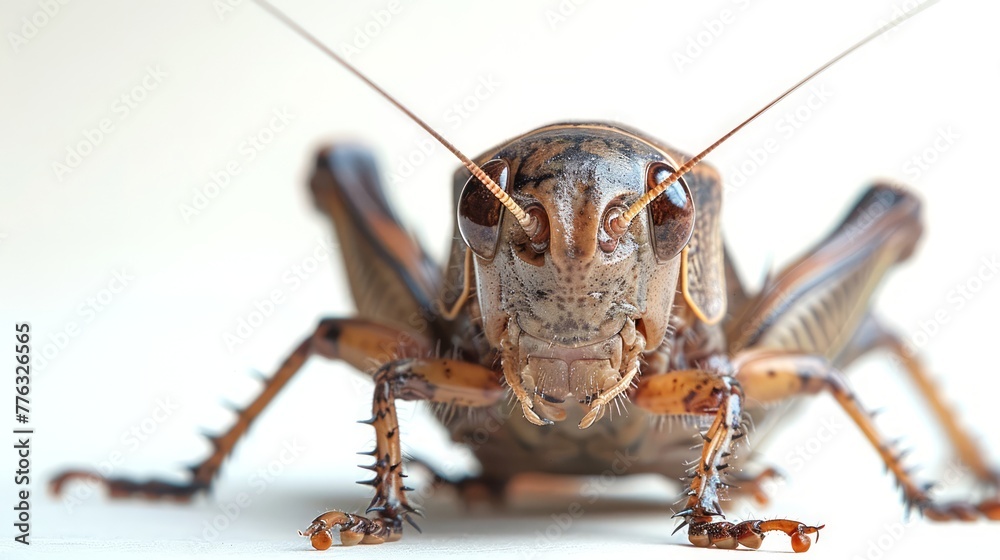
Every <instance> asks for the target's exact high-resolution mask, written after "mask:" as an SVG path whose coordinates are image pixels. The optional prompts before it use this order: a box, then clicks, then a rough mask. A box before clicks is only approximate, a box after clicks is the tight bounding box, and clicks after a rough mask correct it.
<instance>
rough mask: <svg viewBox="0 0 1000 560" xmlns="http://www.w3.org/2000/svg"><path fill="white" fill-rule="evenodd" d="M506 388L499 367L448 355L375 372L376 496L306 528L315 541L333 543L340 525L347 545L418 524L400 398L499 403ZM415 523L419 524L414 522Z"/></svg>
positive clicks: (392, 535) (389, 537) (393, 536)
mask: <svg viewBox="0 0 1000 560" xmlns="http://www.w3.org/2000/svg"><path fill="white" fill-rule="evenodd" d="M503 394H504V390H503V388H502V387H501V386H500V380H499V376H498V375H497V373H496V372H494V371H492V370H490V369H487V368H485V367H482V366H480V365H478V364H471V363H466V362H458V361H454V360H443V359H405V360H396V361H393V362H390V363H387V364H385V365H383V366H382V367H380V368H379V369H378V371H376V372H375V394H374V398H373V401H372V417H371V419H370V420H366V421H365V423H368V424H371V425H372V427H373V428H375V449H373V450H371V451H370V452H367V453H366V454H368V455H371V456H373V457H374V458H375V463H374V464H373V465H370V466H366V467H364V468H366V469H368V470H371V471H372V472H374V473H375V476H374V477H373V478H372V479H371V480H367V481H364V482H363V484H369V485H371V486H374V487H375V496H374V497H373V498H372V501H371V503H370V504H369V505H368V509H367V510H366V511H365V513H366V514H369V513H375V514H377V515H376V516H375V517H373V518H369V517H365V516H361V515H354V514H350V513H346V512H344V511H339V510H334V511H328V512H326V513H324V514H322V515H320V516H319V517H317V518H316V519H314V520H313V521H312V523H310V524H309V527H308V528H307V529H306V530H305V531H304V532H302V535H303V536H306V537H309V538H310V540H311V542H312V545H313V546H314V547H315V548H317V549H320V550H325V549H327V548H329V547H330V546H331V545H332V544H333V534H332V533H333V531H334V530H339V531H340V542H341V544H343V545H353V544H357V543H359V542H360V543H382V542H386V541H394V540H397V539H399V538H400V537H401V536H402V531H403V521H404V520H405V521H407V522H408V523H410V524H413V521H412V520H411V518H410V514H412V513H417V511H416V509H415V508H414V507H413V506H411V505H410V502H409V500H408V498H407V496H406V492H407V491H409V490H411V489H410V488H407V487H406V486H405V485H404V484H403V478H404V477H405V475H404V474H403V472H402V471H403V469H402V466H403V456H402V451H401V447H400V442H399V420H398V419H397V416H396V399H402V400H408V401H413V400H422V401H429V402H434V403H445V404H449V405H454V406H464V407H484V406H491V405H494V404H496V403H497V402H498V401H499V400H500V398H501V396H502V395H503ZM413 525H414V527H416V525H415V524H413Z"/></svg>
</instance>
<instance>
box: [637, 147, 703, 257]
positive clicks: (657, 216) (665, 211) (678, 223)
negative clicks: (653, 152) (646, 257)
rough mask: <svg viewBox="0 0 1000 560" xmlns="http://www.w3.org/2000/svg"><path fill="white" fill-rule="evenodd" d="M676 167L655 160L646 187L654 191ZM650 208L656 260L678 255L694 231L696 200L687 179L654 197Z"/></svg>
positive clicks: (648, 174) (679, 181)
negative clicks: (686, 181) (692, 195)
mask: <svg viewBox="0 0 1000 560" xmlns="http://www.w3.org/2000/svg"><path fill="white" fill-rule="evenodd" d="M673 171H674V170H673V168H671V167H670V166H669V165H667V164H665V163H654V164H652V165H650V166H649V171H648V172H647V174H646V190H647V191H649V190H652V189H653V188H655V187H656V185H658V184H660V183H661V182H662V181H665V180H666V179H668V178H669V177H670V174H671V173H673ZM647 209H648V211H649V229H650V239H651V241H652V245H653V254H654V255H656V261H657V262H660V263H665V262H667V261H669V260H671V259H673V258H674V257H676V256H677V255H678V254H679V253H680V252H681V250H682V249H684V247H685V246H687V244H688V241H690V240H691V235H692V234H693V233H694V199H693V198H691V191H690V190H689V189H688V186H687V183H685V182H684V179H678V180H677V181H676V182H674V183H673V184H672V185H670V186H669V187H667V189H666V190H665V191H663V192H662V193H660V195H659V196H657V197H656V198H654V199H653V202H650V203H649V206H648V207H647Z"/></svg>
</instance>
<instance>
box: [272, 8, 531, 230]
mask: <svg viewBox="0 0 1000 560" xmlns="http://www.w3.org/2000/svg"><path fill="white" fill-rule="evenodd" d="M254 2H256V4H257V5H258V6H260V7H261V8H262V9H264V11H266V12H268V13H270V14H271V15H272V16H274V17H275V18H277V19H278V20H279V21H281V22H282V23H284V24H285V25H287V26H288V27H289V28H290V29H291V30H292V31H295V32H296V33H297V34H299V35H300V36H301V37H302V38H303V39H305V40H306V41H309V42H310V43H312V44H313V45H314V46H315V47H316V48H318V49H319V50H321V51H323V52H324V53H326V55H327V56H329V57H330V58H332V59H333V60H335V61H337V63H339V64H340V65H341V66H343V67H344V68H346V69H347V71H348V72H350V73H351V74H354V75H355V76H356V77H357V78H358V79H360V80H361V81H362V82H364V83H366V84H368V86H369V87H370V88H372V89H373V90H375V91H376V92H378V93H379V95H381V96H382V97H384V98H385V99H386V101H388V102H389V103H392V104H393V105H395V106H396V108H397V109H399V110H400V111H402V112H403V113H404V114H405V115H406V116H407V117H410V119H411V120H412V121H413V122H415V123H417V124H418V125H420V127H421V128H423V129H424V130H425V131H427V133H428V134H430V135H431V136H433V137H434V139H435V140H437V141H438V142H440V143H441V145H442V146H444V147H445V148H446V149H447V150H448V151H449V152H451V153H452V154H454V155H455V157H457V158H458V159H459V161H461V162H462V165H464V166H465V167H466V169H468V170H469V172H470V173H472V175H474V176H475V177H476V179H479V181H480V182H482V183H483V185H485V186H486V188H488V189H489V190H490V192H491V193H493V196H495V197H496V198H497V200H499V201H500V203H501V204H503V205H504V207H505V208H507V210H510V213H511V214H513V215H514V217H515V218H517V222H518V223H519V224H521V227H522V228H523V229H524V231H525V233H527V234H528V236H529V237H530V236H534V234H535V233H536V230H537V229H538V227H539V222H538V219H537V218H535V217H534V216H533V215H531V214H528V213H527V212H525V211H524V209H523V208H521V206H520V205H518V203H517V202H514V199H512V198H511V197H510V195H508V194H507V193H506V192H504V190H503V189H502V188H500V186H499V185H497V183H496V181H494V180H493V179H492V178H490V176H489V175H487V174H486V172H484V171H483V170H482V168H480V167H479V166H478V165H476V164H475V162H473V161H472V160H471V159H469V158H468V157H467V156H466V155H465V154H463V153H462V152H461V151H459V149H458V148H456V147H455V146H454V145H452V143H451V142H449V141H448V140H446V139H445V138H444V136H441V134H439V133H438V132H437V131H436V130H434V129H433V128H431V126H430V125H429V124H427V123H425V122H424V121H423V120H422V119H421V118H420V117H418V116H417V115H415V114H414V113H413V112H412V111H410V110H409V109H407V108H406V107H405V106H403V104H402V103H400V102H399V101H397V100H396V98H394V97H393V96H391V95H389V93H388V92H387V91H385V90H384V89H382V88H381V87H379V85H378V84H376V83H375V82H373V81H371V80H370V79H368V77H367V76H365V75H364V74H362V73H361V71H360V70H358V69H357V68H355V67H354V66H352V65H351V63H349V62H347V61H346V60H344V59H343V58H341V56H340V55H338V54H337V53H335V52H333V49H331V48H330V47H327V46H326V45H324V44H323V43H322V42H321V41H320V40H319V39H317V38H316V36H315V35H313V34H312V33H309V32H308V31H306V30H305V28H303V27H302V26H301V25H299V24H298V23H296V22H295V21H294V20H292V18H290V17H288V16H287V15H286V14H285V13H284V12H282V11H281V10H278V9H277V8H275V7H274V6H273V5H271V4H270V3H268V2H266V1H265V0H254Z"/></svg>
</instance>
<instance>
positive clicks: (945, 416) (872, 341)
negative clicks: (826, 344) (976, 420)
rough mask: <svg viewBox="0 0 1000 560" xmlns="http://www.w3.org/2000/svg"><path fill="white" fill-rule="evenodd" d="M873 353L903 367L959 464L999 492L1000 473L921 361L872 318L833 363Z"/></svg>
mask: <svg viewBox="0 0 1000 560" xmlns="http://www.w3.org/2000/svg"><path fill="white" fill-rule="evenodd" d="M875 350H882V351H885V352H888V353H889V355H890V356H891V357H892V358H894V359H895V360H896V361H898V362H899V364H900V365H902V369H903V371H904V372H905V373H906V376H907V378H908V379H909V380H910V381H911V382H912V383H913V384H914V386H916V388H917V390H918V391H919V392H920V395H921V396H922V397H923V399H924V400H925V401H926V402H927V405H928V406H929V407H930V409H931V411H932V412H933V413H934V417H935V418H936V419H937V421H938V423H939V424H940V425H941V427H942V429H943V430H944V432H945V434H946V435H947V438H948V441H949V442H951V445H952V447H953V448H954V450H955V453H956V455H957V456H958V458H959V460H961V461H962V462H963V463H965V465H967V466H968V467H969V469H971V471H972V473H973V474H974V475H975V476H976V478H978V479H979V480H981V481H983V482H986V483H988V484H990V485H991V486H992V487H993V488H994V489H997V488H1000V471H998V470H997V468H996V467H995V466H994V465H991V464H990V462H989V461H988V460H987V458H986V454H985V453H984V452H983V450H982V448H980V447H979V445H978V444H977V443H976V440H975V439H973V437H972V434H971V432H970V431H969V430H968V429H966V428H964V427H963V426H962V425H961V424H960V423H959V421H958V420H959V418H958V414H957V413H956V412H955V410H954V408H953V407H950V406H948V403H946V402H945V401H944V399H943V397H942V394H941V391H940V390H939V389H938V387H937V386H936V384H935V383H934V380H933V379H932V378H931V375H930V374H929V373H928V371H927V369H926V368H925V367H924V364H923V362H922V360H920V358H919V357H918V356H917V355H916V354H915V353H914V352H913V351H911V350H910V349H909V348H907V346H906V345H905V344H904V343H903V341H902V340H901V339H900V338H899V336H897V335H896V334H895V333H893V332H891V331H889V330H888V329H887V328H885V327H884V326H883V325H882V324H881V323H880V322H879V321H878V320H877V319H875V318H874V317H872V316H871V315H869V316H868V317H867V318H866V319H865V321H864V322H863V323H862V325H861V327H860V328H859V329H858V332H857V333H856V334H855V337H854V339H853V340H852V341H851V344H849V345H848V347H847V348H846V349H845V351H844V353H842V355H841V356H838V357H837V359H836V360H835V363H836V365H837V366H838V367H846V365H847V364H849V363H851V362H853V361H854V360H855V359H857V358H859V357H861V356H863V355H865V354H867V353H869V352H871V351H875Z"/></svg>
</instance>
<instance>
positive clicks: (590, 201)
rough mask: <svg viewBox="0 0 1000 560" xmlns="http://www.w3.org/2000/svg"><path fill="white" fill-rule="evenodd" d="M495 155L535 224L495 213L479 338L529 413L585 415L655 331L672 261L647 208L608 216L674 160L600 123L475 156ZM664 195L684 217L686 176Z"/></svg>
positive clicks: (668, 300)
mask: <svg viewBox="0 0 1000 560" xmlns="http://www.w3.org/2000/svg"><path fill="white" fill-rule="evenodd" d="M493 160H501V161H502V162H503V163H505V164H506V166H505V170H506V173H507V175H506V178H505V182H506V185H505V188H506V192H507V193H509V194H510V196H511V197H513V198H514V200H515V201H516V202H517V203H518V204H520V205H521V207H522V208H524V209H525V210H526V211H528V212H529V213H534V215H535V216H536V217H537V218H538V219H539V220H540V222H541V226H540V232H539V233H537V234H535V235H534V236H532V237H529V234H528V233H526V232H525V230H524V229H522V228H521V226H519V225H518V223H517V221H516V220H514V219H511V217H510V216H504V217H503V219H502V220H501V221H500V223H499V229H498V230H497V231H498V239H497V246H496V251H495V254H492V255H487V256H486V258H484V257H483V256H479V257H477V258H476V281H477V287H478V294H479V305H480V308H481V312H482V317H483V324H484V328H485V331H486V336H487V338H488V339H489V341H490V343H491V344H492V345H494V346H496V347H499V348H501V349H502V360H503V367H504V372H505V375H506V377H507V380H508V382H509V383H510V384H511V387H512V389H513V390H514V392H515V394H516V395H517V396H518V398H519V399H520V400H521V403H522V406H523V407H524V410H525V414H526V415H527V416H528V418H529V420H532V421H536V423H547V421H553V420H560V419H562V418H563V417H564V416H565V411H564V410H561V408H562V406H563V403H572V402H579V403H583V404H585V405H587V406H589V407H590V408H591V411H592V412H594V415H593V417H592V418H590V422H592V421H593V420H595V419H596V418H599V417H600V415H601V414H603V409H602V407H603V406H604V405H605V404H606V403H607V402H608V400H609V399H611V398H614V397H615V396H617V395H618V394H620V393H621V392H622V390H624V389H625V388H627V386H628V384H629V382H630V381H631V377H632V376H633V375H634V374H635V372H636V369H637V361H638V357H639V354H640V353H641V352H642V351H644V350H645V349H646V347H647V345H648V346H650V347H655V346H656V345H658V344H659V342H660V341H661V340H662V338H663V336H664V333H665V331H666V329H667V324H668V321H669V318H670V309H671V306H672V303H673V299H674V293H675V292H676V291H677V287H678V273H679V270H680V258H679V257H677V256H674V257H673V258H670V259H667V260H664V259H662V258H661V259H660V260H659V262H658V260H657V258H656V254H654V252H653V250H652V247H651V244H650V230H649V228H650V225H649V217H648V214H647V213H643V215H642V216H641V217H640V218H638V219H635V220H633V222H632V223H631V225H630V227H629V229H628V230H627V231H626V232H625V234H624V235H622V236H621V237H620V238H616V237H617V236H614V235H612V234H611V233H609V228H608V226H607V224H608V221H609V220H608V217H609V215H613V213H614V212H620V211H621V210H622V209H624V208H626V207H628V205H629V204H631V203H632V202H634V201H635V200H636V199H638V198H639V197H640V196H642V194H643V193H644V192H645V191H646V188H647V185H648V184H649V183H650V181H649V176H650V174H655V173H662V169H663V166H664V165H666V166H668V167H669V168H676V162H674V161H673V159H672V157H671V155H670V154H668V153H667V152H666V151H664V150H663V149H662V148H660V147H657V146H656V145H654V144H652V143H651V142H649V141H647V140H645V139H643V138H642V137H641V136H639V135H638V134H636V133H633V132H630V131H627V130H625V129H621V128H617V127H614V126H611V125H605V124H560V125H552V126H547V127H544V128H540V129H537V130H535V131H532V132H529V133H528V134H525V135H523V136H520V137H518V138H515V139H514V140H512V141H510V142H508V143H506V144H504V145H502V146H500V147H498V148H496V149H495V150H492V151H490V152H487V153H486V154H484V155H483V157H481V158H479V162H480V163H481V164H485V163H486V162H487V161H493ZM495 165H497V166H498V167H503V166H502V165H501V164H499V163H498V164H495ZM654 184H655V183H654ZM468 190H469V189H467V191H468ZM672 194H673V202H671V204H674V205H677V206H679V207H682V208H681V211H680V213H683V212H688V213H689V214H688V215H689V217H690V218H691V219H692V221H693V212H694V210H693V206H694V200H692V197H691V195H690V193H689V192H688V190H687V187H686V185H685V184H678V187H677V188H676V189H675V190H674V191H673V193H672ZM686 241H687V238H686V237H685V238H684V239H683V241H682V243H686ZM679 250H680V247H678V248H677V251H679ZM536 412H537V414H538V415H540V416H541V418H539V417H538V416H536V415H535V414H534V413H536ZM587 425H589V423H588V424H587ZM581 426H582V425H581ZM582 427H586V426H582Z"/></svg>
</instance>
